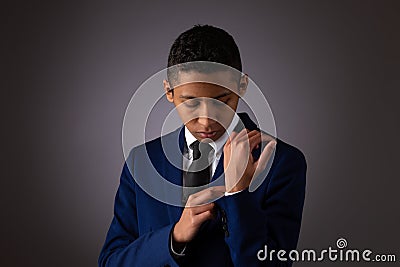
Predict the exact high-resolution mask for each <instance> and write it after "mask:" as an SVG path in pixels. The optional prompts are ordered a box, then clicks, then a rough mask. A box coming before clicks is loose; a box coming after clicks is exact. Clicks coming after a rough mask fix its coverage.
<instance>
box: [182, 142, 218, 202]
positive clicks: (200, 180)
mask: <svg viewBox="0 0 400 267" xmlns="http://www.w3.org/2000/svg"><path fill="white" fill-rule="evenodd" d="M190 147H191V148H192V149H193V162H192V164H190V166H189V168H188V170H187V171H186V172H185V174H184V176H183V179H184V181H183V185H184V186H185V187H199V186H203V185H206V184H208V183H210V180H211V179H210V178H211V168H210V167H211V166H210V165H211V164H212V162H209V161H208V158H209V155H210V153H211V152H212V151H213V150H214V149H213V148H212V146H211V145H210V144H208V143H204V142H199V141H197V140H196V141H195V142H193V143H192V144H191V145H190ZM197 191H199V189H197V188H184V190H183V202H184V203H186V201H187V198H188V197H189V195H191V194H193V193H196V192H197Z"/></svg>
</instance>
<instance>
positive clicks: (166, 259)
mask: <svg viewBox="0 0 400 267" xmlns="http://www.w3.org/2000/svg"><path fill="white" fill-rule="evenodd" d="M136 186H137V185H136V183H135V182H134V179H133V177H132V175H131V173H130V171H129V168H128V166H127V164H126V163H125V165H124V167H123V171H122V174H121V179H120V185H119V187H118V191H117V194H116V198H115V204H114V218H113V220H112V222H111V226H110V228H109V230H108V233H107V237H106V240H105V244H104V246H103V248H102V250H101V252H100V256H99V260H98V265H99V267H106V266H107V267H114V266H115V267H117V266H118V267H124V266H129V267H134V266H177V265H176V263H175V261H174V260H173V258H172V256H171V254H170V248H169V242H170V240H169V237H170V232H171V229H172V227H173V224H171V225H167V226H165V227H162V228H160V229H157V230H155V231H151V232H148V233H145V234H141V235H140V236H139V229H138V218H137V213H136V194H135V190H136Z"/></svg>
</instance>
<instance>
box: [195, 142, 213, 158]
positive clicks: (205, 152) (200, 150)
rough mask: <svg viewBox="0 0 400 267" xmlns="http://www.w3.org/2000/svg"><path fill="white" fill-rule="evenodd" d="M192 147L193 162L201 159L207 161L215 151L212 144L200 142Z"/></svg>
mask: <svg viewBox="0 0 400 267" xmlns="http://www.w3.org/2000/svg"><path fill="white" fill-rule="evenodd" d="M190 147H191V148H192V149H193V160H198V159H200V157H201V158H202V159H204V160H207V159H208V157H209V155H210V153H211V151H213V150H214V149H213V147H212V146H211V145H210V144H208V143H204V142H200V141H198V140H196V141H194V142H193V143H192V144H191V145H190Z"/></svg>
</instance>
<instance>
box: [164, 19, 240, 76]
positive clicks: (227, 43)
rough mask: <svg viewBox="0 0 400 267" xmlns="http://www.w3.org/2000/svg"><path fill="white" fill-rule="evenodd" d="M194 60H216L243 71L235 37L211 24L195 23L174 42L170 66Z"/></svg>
mask: <svg viewBox="0 0 400 267" xmlns="http://www.w3.org/2000/svg"><path fill="white" fill-rule="evenodd" d="M193 61H210V62H216V63H220V64H224V65H227V66H230V67H232V68H234V69H236V70H238V71H239V72H241V71H242V61H241V59H240V53H239V48H238V47H237V45H236V43H235V40H234V39H233V37H232V36H231V35H230V34H229V33H227V32H226V31H225V30H223V29H220V28H217V27H215V26H211V25H195V26H193V27H192V28H190V29H189V30H187V31H185V32H183V33H181V34H180V35H179V36H178V38H176V40H175V42H174V43H173V44H172V47H171V50H170V52H169V56H168V67H171V66H174V65H179V64H182V63H187V62H193ZM168 76H169V75H168Z"/></svg>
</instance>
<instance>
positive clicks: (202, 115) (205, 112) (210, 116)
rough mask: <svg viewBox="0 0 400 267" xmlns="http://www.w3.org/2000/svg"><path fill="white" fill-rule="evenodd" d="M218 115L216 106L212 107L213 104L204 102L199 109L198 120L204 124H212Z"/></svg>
mask: <svg viewBox="0 0 400 267" xmlns="http://www.w3.org/2000/svg"><path fill="white" fill-rule="evenodd" d="M216 115H217V114H216V112H215V108H213V107H212V104H210V103H204V102H203V103H202V105H201V106H200V108H199V110H198V118H197V122H198V123H200V124H202V125H204V126H209V125H212V124H214V123H215V118H216Z"/></svg>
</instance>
